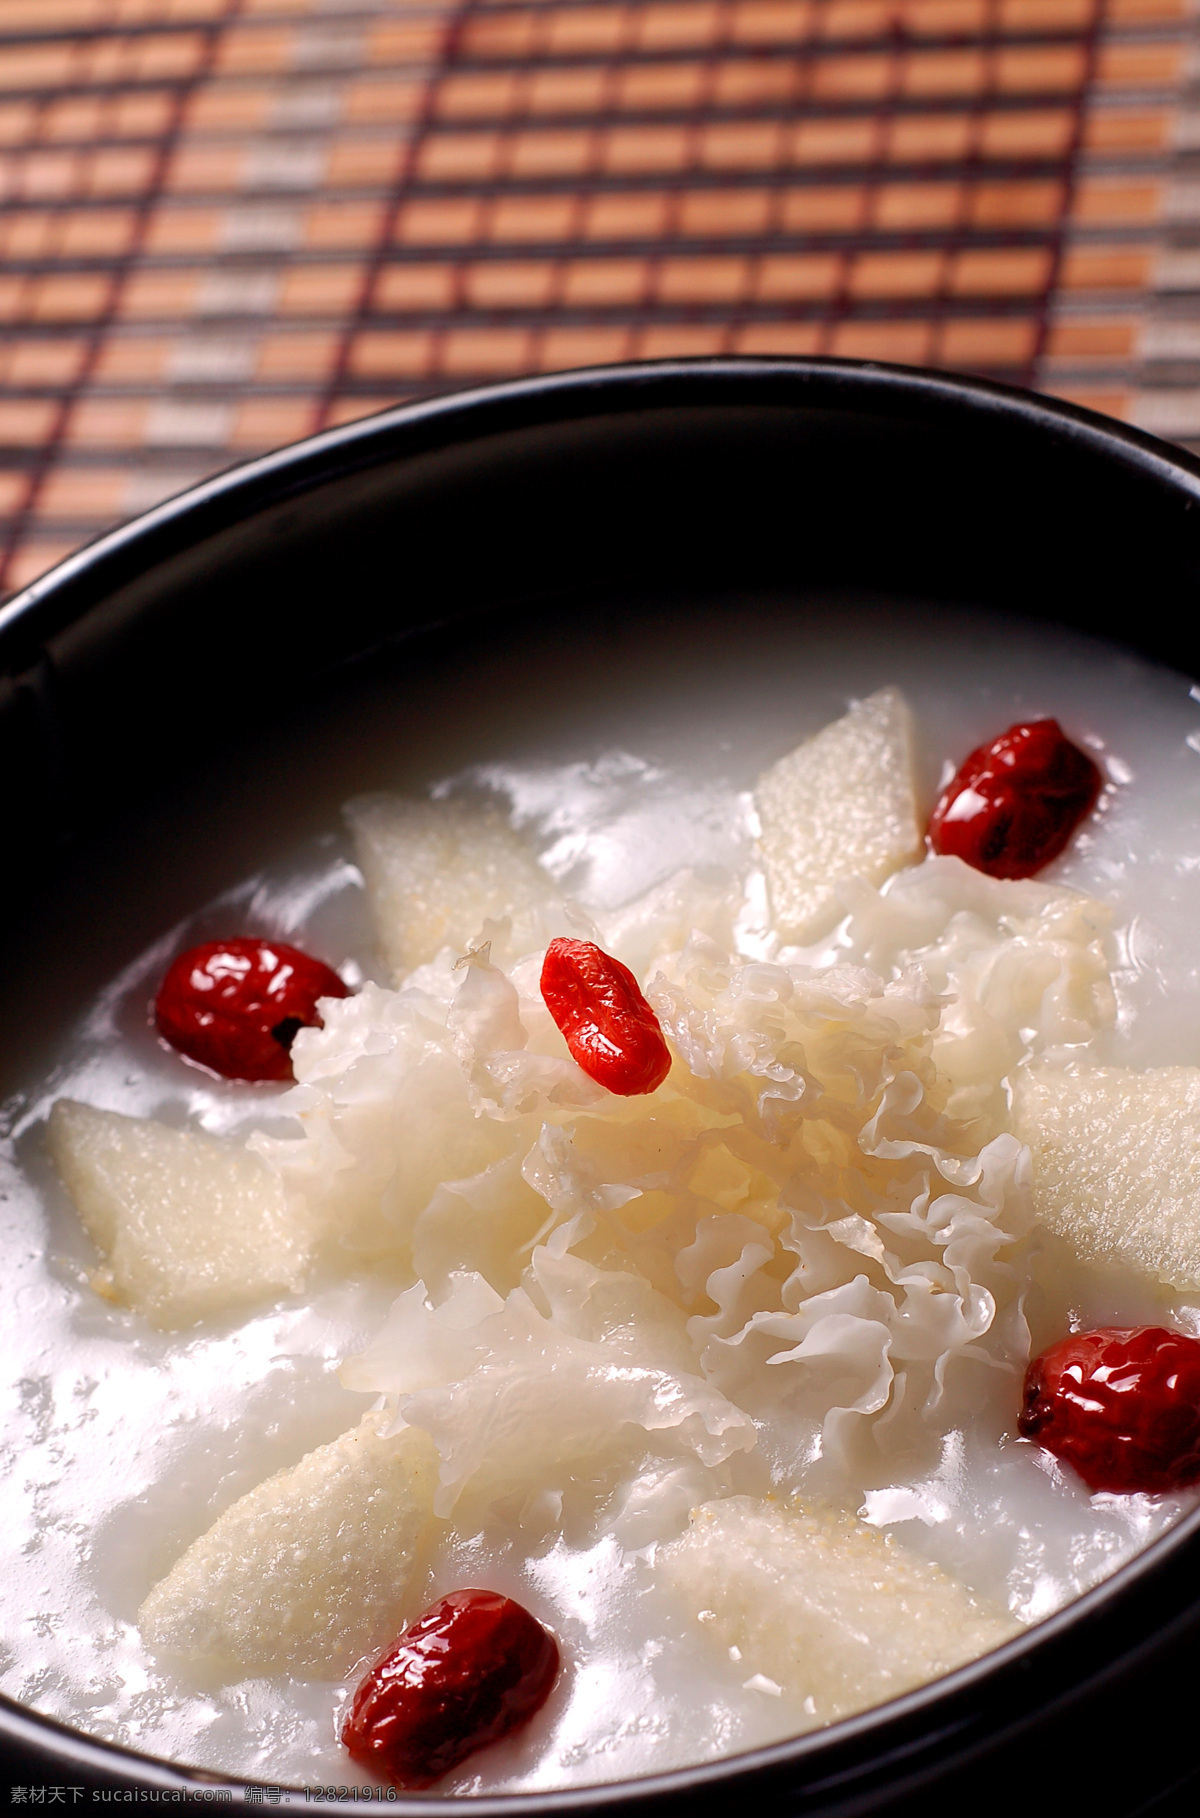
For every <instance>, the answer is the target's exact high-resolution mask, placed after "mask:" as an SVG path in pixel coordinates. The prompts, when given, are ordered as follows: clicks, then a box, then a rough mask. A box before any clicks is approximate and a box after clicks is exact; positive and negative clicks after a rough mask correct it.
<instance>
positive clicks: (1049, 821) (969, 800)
mask: <svg viewBox="0 0 1200 1818" xmlns="http://www.w3.org/2000/svg"><path fill="white" fill-rule="evenodd" d="M1102 782H1103V778H1102V777H1101V775H1100V772H1099V770H1098V769H1097V767H1096V765H1095V764H1093V762H1092V760H1091V758H1090V757H1088V755H1087V753H1086V752H1083V751H1080V749H1079V747H1078V745H1073V744H1072V743H1071V741H1070V739H1068V738H1067V736H1066V735H1065V733H1064V732H1063V730H1062V727H1061V726H1060V725H1059V723H1058V721H1057V720H1030V721H1028V722H1026V723H1024V724H1022V725H1018V726H1010V727H1009V729H1008V731H1007V732H1002V733H1001V734H1000V737H999V738H996V739H993V740H992V742H991V744H990V745H980V746H979V748H978V750H976V751H973V752H972V753H971V755H970V757H969V758H967V760H966V762H965V763H964V764H963V765H962V767H961V768H960V770H959V772H958V775H957V776H956V777H955V778H954V781H953V782H952V783H951V784H950V786H949V788H947V789H946V790H945V791H944V792H943V794H942V798H941V800H940V801H939V802H938V805H937V807H936V808H935V809H934V811H933V815H932V818H931V819H930V822H929V843H930V845H931V846H932V848H933V850H934V851H935V852H941V853H952V854H953V855H954V856H956V857H957V858H960V859H964V860H965V861H966V863H967V864H968V865H973V866H974V867H975V869H976V871H985V872H986V873H987V875H988V876H989V877H1032V876H1033V874H1034V872H1035V871H1040V870H1041V868H1042V866H1043V865H1048V864H1049V863H1050V860H1051V859H1053V858H1057V857H1058V855H1059V853H1060V852H1061V851H1062V849H1063V847H1064V846H1065V845H1066V843H1067V841H1068V840H1069V839H1070V837H1071V835H1072V834H1073V833H1074V831H1075V829H1076V827H1078V825H1079V823H1080V821H1081V820H1083V818H1084V816H1085V815H1087V814H1090V813H1091V810H1092V809H1093V808H1094V807H1095V805H1096V798H1097V796H1098V795H1099V794H1100V788H1101V784H1102Z"/></svg>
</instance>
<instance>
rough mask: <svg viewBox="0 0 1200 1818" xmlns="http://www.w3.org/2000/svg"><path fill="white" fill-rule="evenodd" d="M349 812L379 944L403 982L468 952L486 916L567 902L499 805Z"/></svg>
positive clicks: (370, 807) (387, 800)
mask: <svg viewBox="0 0 1200 1818" xmlns="http://www.w3.org/2000/svg"><path fill="white" fill-rule="evenodd" d="M345 813H346V818H347V820H348V821H349V823H350V827H351V830H352V832H353V834H354V845H355V851H356V854H357V857H358V862H359V866H360V868H361V870H362V874H363V877H364V879H365V880H366V886H367V897H368V901H369V903H370V906H371V915H372V919H373V921H374V925H375V934H376V939H377V940H378V942H379V947H380V950H381V952H382V954H383V957H384V959H385V960H386V961H387V964H388V966H389V968H390V970H391V973H392V976H393V978H394V979H396V980H397V981H399V980H400V979H402V978H404V977H405V975H406V974H407V973H409V972H411V971H412V970H413V968H414V967H416V966H423V965H425V964H427V963H428V961H430V960H432V959H434V958H435V957H436V955H437V954H438V953H440V952H441V950H442V949H443V947H447V946H450V947H456V948H458V949H459V950H461V949H462V948H464V947H465V946H466V944H467V942H468V941H469V940H470V939H471V938H472V937H473V936H474V935H475V934H476V933H477V932H478V930H479V928H480V925H481V923H482V922H483V920H484V919H485V917H490V918H493V919H495V920H500V919H501V918H502V917H504V916H516V917H519V916H520V915H521V912H522V911H528V910H531V909H534V910H536V909H537V908H540V907H549V906H551V905H553V904H556V903H557V902H558V901H559V896H558V892H557V891H556V889H555V887H554V883H553V881H552V880H551V878H550V877H549V876H548V875H547V873H546V872H544V871H543V870H542V869H541V867H540V866H539V865H538V863H537V861H536V859H535V858H534V856H533V853H532V852H531V851H530V848H529V845H528V842H527V841H526V840H524V839H522V838H521V836H520V835H519V834H517V833H514V832H513V830H512V828H511V827H510V826H509V825H508V822H507V821H506V820H505V818H504V816H503V815H502V814H501V813H500V811H499V809H498V808H497V807H495V806H494V805H493V804H490V803H484V804H476V803H472V802H464V801H460V800H458V799H456V798H451V799H450V800H449V801H441V802H411V801H406V800H404V798H403V797H401V796H394V795H365V796H359V797H358V798H357V799H356V800H355V801H352V802H349V803H347V805H346V810H345ZM537 944H538V943H537V941H536V939H534V940H531V941H530V942H529V946H530V947H533V946H535V945H537ZM543 944H544V943H543Z"/></svg>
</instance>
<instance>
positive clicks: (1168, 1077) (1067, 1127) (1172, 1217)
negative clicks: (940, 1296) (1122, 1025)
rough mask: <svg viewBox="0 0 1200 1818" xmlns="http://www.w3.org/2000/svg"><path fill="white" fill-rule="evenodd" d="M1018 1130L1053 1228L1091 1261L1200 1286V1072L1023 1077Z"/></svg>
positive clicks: (1036, 1193) (1042, 1214)
mask: <svg viewBox="0 0 1200 1818" xmlns="http://www.w3.org/2000/svg"><path fill="white" fill-rule="evenodd" d="M1013 1129H1014V1131H1015V1133H1016V1135H1017V1136H1018V1137H1019V1138H1020V1140H1021V1141H1022V1142H1023V1143H1028V1144H1029V1150H1030V1154H1031V1156H1032V1158H1033V1203H1034V1210H1035V1212H1036V1214H1037V1216H1038V1218H1039V1219H1040V1220H1041V1221H1042V1223H1043V1224H1044V1225H1045V1226H1046V1228H1047V1230H1049V1231H1052V1232H1054V1233H1055V1235H1056V1236H1058V1237H1061V1238H1065V1239H1066V1240H1067V1241H1068V1242H1069V1243H1070V1244H1071V1245H1072V1246H1073V1248H1074V1249H1075V1250H1076V1251H1077V1252H1078V1253H1079V1255H1080V1257H1081V1258H1082V1259H1083V1260H1085V1261H1089V1262H1100V1263H1113V1264H1116V1265H1118V1266H1119V1267H1121V1268H1123V1269H1135V1270H1137V1271H1138V1272H1139V1273H1140V1274H1142V1275H1148V1276H1149V1277H1150V1278H1151V1279H1152V1280H1155V1281H1160V1282H1164V1283H1165V1284H1166V1285H1167V1286H1168V1287H1171V1288H1179V1289H1183V1290H1192V1289H1196V1288H1200V1067H1155V1068H1152V1069H1151V1070H1150V1071H1149V1072H1146V1073H1139V1072H1137V1071H1136V1070H1135V1069H1133V1068H1131V1067H1089V1068H1088V1069H1087V1070H1086V1071H1084V1070H1082V1069H1081V1070H1080V1071H1079V1072H1076V1073H1062V1072H1056V1071H1054V1070H1052V1069H1051V1068H1048V1067H1039V1068H1031V1069H1028V1070H1022V1071H1021V1072H1020V1073H1018V1075H1017V1077H1016V1080H1015V1082H1014V1090H1013Z"/></svg>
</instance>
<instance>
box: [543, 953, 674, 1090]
mask: <svg viewBox="0 0 1200 1818" xmlns="http://www.w3.org/2000/svg"><path fill="white" fill-rule="evenodd" d="M542 997H543V999H544V1000H545V1004H546V1008H547V1010H549V1012H550V1014H551V1016H552V1017H553V1018H554V1020H555V1022H556V1023H557V1024H558V1026H559V1028H560V1029H561V1030H562V1032H563V1034H564V1035H565V1036H566V1038H567V1047H568V1048H569V1049H570V1050H571V1054H572V1056H573V1057H574V1059H575V1060H576V1061H577V1062H578V1063H579V1065H580V1066H581V1067H582V1068H583V1070H584V1072H585V1073H586V1074H588V1075H589V1077H590V1078H592V1079H594V1080H595V1081H596V1082H597V1084H599V1085H601V1086H606V1087H607V1088H608V1090H609V1091H610V1092H616V1093H619V1094H620V1096H621V1097H622V1098H632V1097H633V1096H634V1095H635V1094H636V1093H639V1092H653V1091H654V1089H655V1087H656V1086H661V1085H662V1083H663V1081H664V1079H666V1077H667V1074H668V1073H669V1072H670V1070H671V1051H670V1049H669V1048H668V1047H667V1044H666V1041H665V1040H664V1038H663V1032H662V1026H661V1024H660V1023H659V1020H658V1018H657V1017H656V1016H655V1014H654V1012H653V1010H652V1009H651V1008H650V1006H649V1004H648V1003H647V1002H646V1000H645V998H644V997H643V996H642V993H641V991H640V990H639V988H638V982H637V980H636V979H635V978H634V976H633V973H632V972H631V971H630V970H629V968H628V966H623V965H622V964H621V962H620V960H618V959H613V957H612V955H611V954H608V953H605V952H604V951H603V950H602V949H601V948H599V947H597V946H596V944H595V942H594V941H573V940H568V939H566V938H565V936H562V935H559V936H558V937H557V938H556V939H555V940H552V941H551V942H550V945H549V946H548V947H547V949H546V958H545V961H544V963H543V965H542Z"/></svg>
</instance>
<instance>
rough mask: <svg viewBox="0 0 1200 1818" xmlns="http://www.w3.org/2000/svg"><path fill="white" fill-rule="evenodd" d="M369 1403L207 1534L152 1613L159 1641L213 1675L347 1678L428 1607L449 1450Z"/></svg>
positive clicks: (160, 1589) (144, 1619) (154, 1597)
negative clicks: (432, 1541)
mask: <svg viewBox="0 0 1200 1818" xmlns="http://www.w3.org/2000/svg"><path fill="white" fill-rule="evenodd" d="M387 1424H388V1416H387V1415H386V1414H375V1413H372V1414H368V1415H366V1416H365V1418H364V1419H363V1420H362V1422H361V1423H360V1424H359V1425H358V1426H357V1427H353V1428H351V1430H350V1431H349V1432H348V1433H343V1434H342V1435H341V1437H340V1438H339V1439H335V1440H334V1441H333V1442H332V1444H330V1445H326V1446H318V1447H317V1449H316V1451H314V1452H309V1453H308V1454H307V1456H306V1457H304V1458H302V1459H301V1460H300V1463H299V1464H298V1465H294V1466H293V1467H292V1468H291V1469H290V1470H287V1471H278V1472H277V1473H276V1474H275V1476H274V1477H268V1478H267V1479H266V1481H265V1483H260V1484H259V1485H258V1487H257V1488H256V1489H253V1490H250V1491H249V1492H248V1493H247V1494H246V1495H245V1496H243V1497H241V1498H240V1500H239V1501H237V1502H235V1503H234V1504H233V1505H232V1507H231V1508H228V1509H226V1510H225V1513H224V1514H223V1515H220V1516H218V1518H217V1520H216V1521H215V1522H214V1523H213V1525H212V1527H211V1528H209V1530H208V1532H207V1533H205V1534H202V1535H201V1536H200V1538H199V1540H197V1541H195V1542H193V1544H192V1545H191V1546H190V1547H189V1548H188V1550H187V1552H186V1553H184V1554H183V1556H182V1558H180V1559H179V1560H177V1561H176V1563H175V1565H174V1566H173V1567H172V1568H171V1570H170V1571H169V1572H168V1573H167V1576H166V1577H165V1578H164V1579H162V1580H161V1581H160V1583H158V1584H157V1585H155V1587H154V1589H153V1590H152V1591H151V1592H150V1595H149V1596H148V1597H147V1598H146V1601H145V1603H144V1604H143V1605H142V1607H141V1610H140V1611H139V1613H138V1621H139V1623H140V1625H141V1630H142V1635H143V1637H144V1639H145V1641H146V1643H147V1645H148V1646H149V1647H151V1648H152V1649H154V1651H155V1652H157V1653H162V1654H167V1655H170V1656H172V1657H174V1658H175V1659H179V1660H184V1661H187V1662H188V1663H189V1664H190V1665H192V1666H193V1667H195V1668H198V1669H200V1671H201V1672H203V1673H204V1674H205V1675H206V1676H210V1677H216V1678H224V1679H241V1678H244V1677H246V1676H247V1675H250V1674H259V1673H280V1672H293V1673H299V1674H302V1675H305V1676H308V1677H310V1678H317V1679H339V1678H341V1677H342V1675H343V1674H344V1673H345V1672H346V1671H347V1670H348V1669H349V1668H350V1667H351V1666H353V1665H354V1663H355V1662H356V1661H357V1660H360V1659H361V1658H362V1657H363V1656H364V1655H365V1654H369V1653H372V1652H375V1651H377V1650H379V1649H381V1648H383V1647H384V1646H386V1644H387V1643H388V1642H389V1641H391V1640H392V1639H393V1638H394V1637H395V1636H397V1635H398V1634H399V1633H400V1631H401V1630H402V1629H403V1628H404V1626H405V1623H406V1622H407V1621H408V1620H409V1619H410V1618H411V1616H412V1615H414V1614H415V1613H416V1612H415V1611H414V1610H412V1609H411V1608H410V1607H409V1601H410V1591H411V1588H412V1586H413V1580H414V1575H415V1572H416V1569H417V1565H418V1562H419V1559H420V1555H421V1550H422V1547H423V1546H424V1543H425V1538H426V1535H427V1532H428V1529H429V1524H430V1521H431V1519H432V1514H433V1490H434V1484H435V1482H436V1479H437V1454H436V1452H435V1451H434V1448H433V1443H432V1441H431V1440H430V1439H429V1437H428V1435H427V1434H425V1433H423V1432H420V1431H419V1430H418V1429H416V1428H414V1427H404V1428H402V1429H401V1431H400V1432H399V1433H397V1434H395V1435H393V1436H392V1437H391V1438H385V1437H384V1436H383V1432H384V1429H385V1428H386V1426H387Z"/></svg>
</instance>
